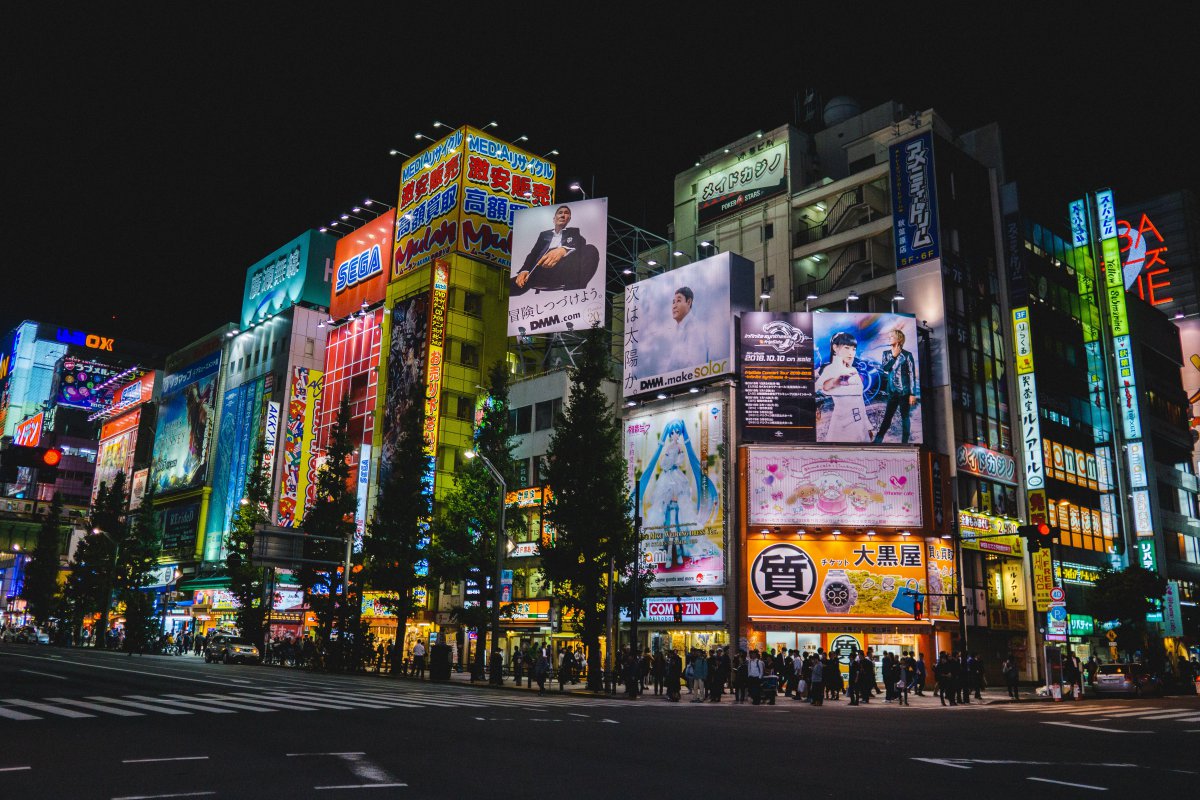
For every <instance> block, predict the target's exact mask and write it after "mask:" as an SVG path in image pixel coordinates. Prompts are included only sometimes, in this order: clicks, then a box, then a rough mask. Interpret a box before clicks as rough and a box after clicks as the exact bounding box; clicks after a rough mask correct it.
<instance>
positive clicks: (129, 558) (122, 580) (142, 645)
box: [114, 485, 166, 653]
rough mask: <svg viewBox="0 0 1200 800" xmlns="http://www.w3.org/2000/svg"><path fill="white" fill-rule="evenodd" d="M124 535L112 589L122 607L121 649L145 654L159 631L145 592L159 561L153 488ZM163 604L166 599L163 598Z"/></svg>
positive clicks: (151, 595) (150, 600)
mask: <svg viewBox="0 0 1200 800" xmlns="http://www.w3.org/2000/svg"><path fill="white" fill-rule="evenodd" d="M122 528H123V529H124V530H125V531H126V533H125V535H124V536H123V537H122V538H121V540H120V542H121V546H120V549H119V551H118V555H117V569H116V575H115V576H114V588H115V589H116V596H117V599H118V600H120V602H121V603H122V605H124V607H125V642H124V649H125V650H126V651H127V652H130V653H144V652H145V651H146V649H147V647H148V645H149V644H150V642H151V641H152V640H153V639H154V636H155V633H156V632H157V631H158V628H159V625H158V620H157V619H156V618H155V616H154V596H153V594H152V593H151V592H149V591H147V587H148V586H149V584H150V581H151V580H152V575H153V573H154V570H155V567H156V566H157V559H158V549H159V548H158V545H159V540H160V535H159V530H158V523H157V520H156V518H155V514H154V487H153V485H151V486H149V487H148V488H147V489H146V494H145V495H144V496H143V498H142V504H141V506H139V507H138V510H137V513H136V514H134V516H133V519H132V521H131V522H130V524H129V525H123V526H122ZM163 602H164V603H166V598H165V597H164V598H163Z"/></svg>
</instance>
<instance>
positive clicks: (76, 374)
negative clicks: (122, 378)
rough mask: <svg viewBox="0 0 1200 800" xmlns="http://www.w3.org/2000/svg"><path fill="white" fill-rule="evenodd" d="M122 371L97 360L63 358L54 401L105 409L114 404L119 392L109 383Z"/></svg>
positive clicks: (59, 403) (78, 406)
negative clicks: (114, 396) (116, 392)
mask: <svg viewBox="0 0 1200 800" xmlns="http://www.w3.org/2000/svg"><path fill="white" fill-rule="evenodd" d="M123 371H124V370H122V369H118V368H117V367H110V366H109V365H107V364H101V363H100V362H98V361H86V360H84V359H79V358H75V357H74V356H64V357H63V361H62V368H61V369H60V370H59V373H58V392H57V394H56V395H55V402H56V403H57V404H58V405H60V406H69V407H71V408H85V409H88V410H93V409H99V408H105V407H107V406H109V405H111V404H112V402H113V395H114V393H115V391H116V387H114V386H112V385H111V384H109V383H108V382H109V380H110V379H111V378H113V377H114V376H116V375H119V374H121V372H123ZM105 384H108V385H105Z"/></svg>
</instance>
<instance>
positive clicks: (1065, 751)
mask: <svg viewBox="0 0 1200 800" xmlns="http://www.w3.org/2000/svg"><path fill="white" fill-rule="evenodd" d="M455 683H456V685H439V684H429V683H419V682H416V681H413V680H409V679H407V678H394V679H392V678H380V677H376V676H353V677H349V676H347V677H340V676H328V675H314V674H311V673H308V672H305V671H302V670H289V669H281V668H272V667H240V666H227V665H216V664H214V665H206V664H204V663H203V661H202V660H200V659H198V658H194V657H165V656H162V657H144V658H143V657H128V656H124V655H120V654H111V653H104V652H84V651H79V650H68V651H62V650H59V649H58V648H53V649H50V648H40V649H36V650H30V649H29V648H24V649H15V648H12V647H5V648H3V649H0V686H3V687H4V689H3V690H2V691H0V736H2V737H3V741H4V752H3V757H2V760H0V771H2V772H0V781H2V783H0V786H2V787H3V791H2V792H0V794H2V796H4V797H71V798H93V797H95V798H110V797H111V798H117V797H126V798H132V797H143V798H152V797H184V796H197V797H201V796H213V797H263V796H285V797H307V796H310V794H316V795H319V796H331V797H336V796H339V793H345V794H346V796H354V795H353V792H355V791H358V790H361V789H364V788H368V787H376V791H373V792H372V793H371V795H370V796H372V797H374V796H386V797H390V796H396V797H465V796H474V795H476V794H478V793H481V792H482V793H485V794H486V795H487V796H490V797H497V798H502V797H503V798H508V797H513V798H518V797H525V796H527V795H528V792H529V791H541V790H542V789H538V788H536V787H533V786H531V785H530V777H531V776H530V770H531V767H532V765H544V766H546V767H548V768H550V769H551V770H552V773H553V774H554V775H555V776H556V778H555V780H554V781H552V783H551V785H550V786H548V787H542V788H544V789H545V790H546V791H550V792H554V791H555V790H556V789H557V788H559V787H560V786H562V785H564V782H565V783H566V784H569V788H570V792H569V794H570V796H572V797H589V798H590V797H596V798H601V797H611V796H612V794H613V792H614V791H617V792H620V791H622V790H621V788H620V787H622V786H624V785H626V784H629V785H636V786H637V787H638V791H639V792H641V791H648V792H656V791H672V790H677V789H678V787H679V786H680V781H681V780H687V781H689V782H692V781H695V783H696V785H702V786H703V787H704V788H705V790H706V791H718V792H736V791H739V790H741V789H744V788H745V787H747V786H761V787H770V786H779V785H787V786H790V787H794V788H795V789H796V790H797V791H799V792H800V793H801V794H802V795H803V796H805V797H840V796H844V795H845V793H846V792H847V791H848V790H850V791H852V793H854V794H858V793H891V792H895V791H901V792H902V793H903V792H908V791H911V792H912V793H913V794H914V795H916V794H925V793H930V794H934V795H936V794H937V793H938V792H939V791H942V790H948V789H949V788H950V787H954V786H963V785H967V784H968V783H969V785H970V786H971V793H972V794H973V795H974V796H977V797H1001V796H1014V795H1020V796H1024V797H1064V796H1081V794H1080V793H1085V792H1087V791H1105V790H1107V791H1111V792H1114V793H1124V794H1123V795H1121V796H1130V797H1133V796H1139V795H1140V794H1141V792H1143V791H1144V788H1141V787H1145V786H1147V785H1153V786H1154V787H1155V791H1156V792H1157V793H1159V794H1160V796H1179V797H1183V796H1188V795H1189V794H1190V792H1191V789H1190V788H1189V787H1194V786H1195V781H1196V778H1197V773H1196V770H1198V769H1200V765H1198V764H1197V762H1196V758H1195V753H1196V748H1197V746H1200V701H1198V699H1197V698H1196V697H1195V696H1189V697H1168V698H1165V699H1161V700H1145V701H1126V700H1119V699H1118V700H1092V699H1089V700H1085V701H1082V702H1080V703H1077V704H1073V703H1069V702H1068V703H1057V704H1054V703H1049V702H1046V701H1030V702H1026V703H1021V704H1015V705H1014V704H1005V703H1002V702H999V701H1000V693H996V692H992V691H990V690H989V692H988V695H989V698H990V700H991V701H992V704H989V705H983V704H979V703H975V704H972V705H971V706H963V707H955V708H942V707H941V706H940V705H939V704H938V702H937V701H936V700H935V699H933V698H932V697H928V696H927V697H924V698H920V697H913V698H912V699H911V702H912V705H911V706H910V707H908V708H903V707H898V706H896V705H894V704H885V703H883V702H882V701H881V700H880V701H876V702H872V703H870V704H869V705H866V706H858V707H855V708H851V707H848V706H847V705H846V703H845V702H844V701H843V702H827V703H826V704H825V705H824V706H822V707H819V708H818V707H813V706H810V705H808V704H805V703H797V702H795V701H793V700H791V699H790V698H784V697H780V698H779V699H778V701H777V702H776V704H775V705H773V706H771V705H762V706H753V705H751V704H745V705H734V704H732V703H731V702H730V698H729V697H728V696H725V697H724V698H723V702H722V704H721V705H717V704H713V703H702V704H692V703H688V702H687V700H688V697H687V694H686V693H685V694H684V696H683V701H684V702H681V703H679V704H678V705H676V704H670V703H665V702H663V701H662V700H661V699H659V698H656V697H654V695H653V694H650V695H645V696H643V697H641V698H640V699H639V700H636V701H630V700H626V699H620V698H617V699H594V698H591V697H585V696H581V695H579V694H578V693H566V694H565V695H559V694H557V693H556V692H550V693H548V694H547V695H546V696H545V697H539V696H537V695H536V692H535V693H529V692H527V691H518V690H515V689H511V688H510V689H501V690H497V689H485V688H480V687H468V686H461V685H457V682H455ZM63 748H68V749H69V750H70V751H71V758H70V761H69V766H64V765H63V764H62V762H61V761H60V758H61V754H62V750H63ZM448 759H452V760H454V761H455V763H458V764H460V768H459V769H456V770H452V771H450V772H446V771H445V770H444V766H445V764H446V762H447V760H448ZM480 786H482V787H485V788H483V789H481V788H479V787H480ZM902 787H907V788H902Z"/></svg>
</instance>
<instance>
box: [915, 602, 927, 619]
mask: <svg viewBox="0 0 1200 800" xmlns="http://www.w3.org/2000/svg"><path fill="white" fill-rule="evenodd" d="M924 617H925V600H924V599H923V598H921V597H918V598H916V599H914V600H913V619H915V620H917V621H918V622H919V621H920V620H922V619H924Z"/></svg>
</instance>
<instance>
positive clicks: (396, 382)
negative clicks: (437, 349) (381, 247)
mask: <svg viewBox="0 0 1200 800" xmlns="http://www.w3.org/2000/svg"><path fill="white" fill-rule="evenodd" d="M390 316H391V320H392V331H391V339H390V342H389V347H388V355H387V386H386V389H385V397H384V406H383V419H382V420H381V423H380V425H381V428H382V433H383V441H382V444H381V453H380V460H379V485H380V486H383V485H385V484H386V483H387V481H388V479H389V477H390V475H391V464H392V459H393V457H394V455H393V454H394V453H395V451H396V448H397V447H399V445H400V433H401V430H402V429H403V420H404V417H405V416H406V415H408V414H409V413H410V410H411V406H412V403H411V399H412V397H413V390H414V387H417V386H424V380H425V362H426V354H427V353H428V350H429V292H421V293H420V294H418V295H416V296H414V297H410V298H408V299H406V300H401V301H400V302H398V303H396V305H395V306H393V307H392V309H391V314H390Z"/></svg>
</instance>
